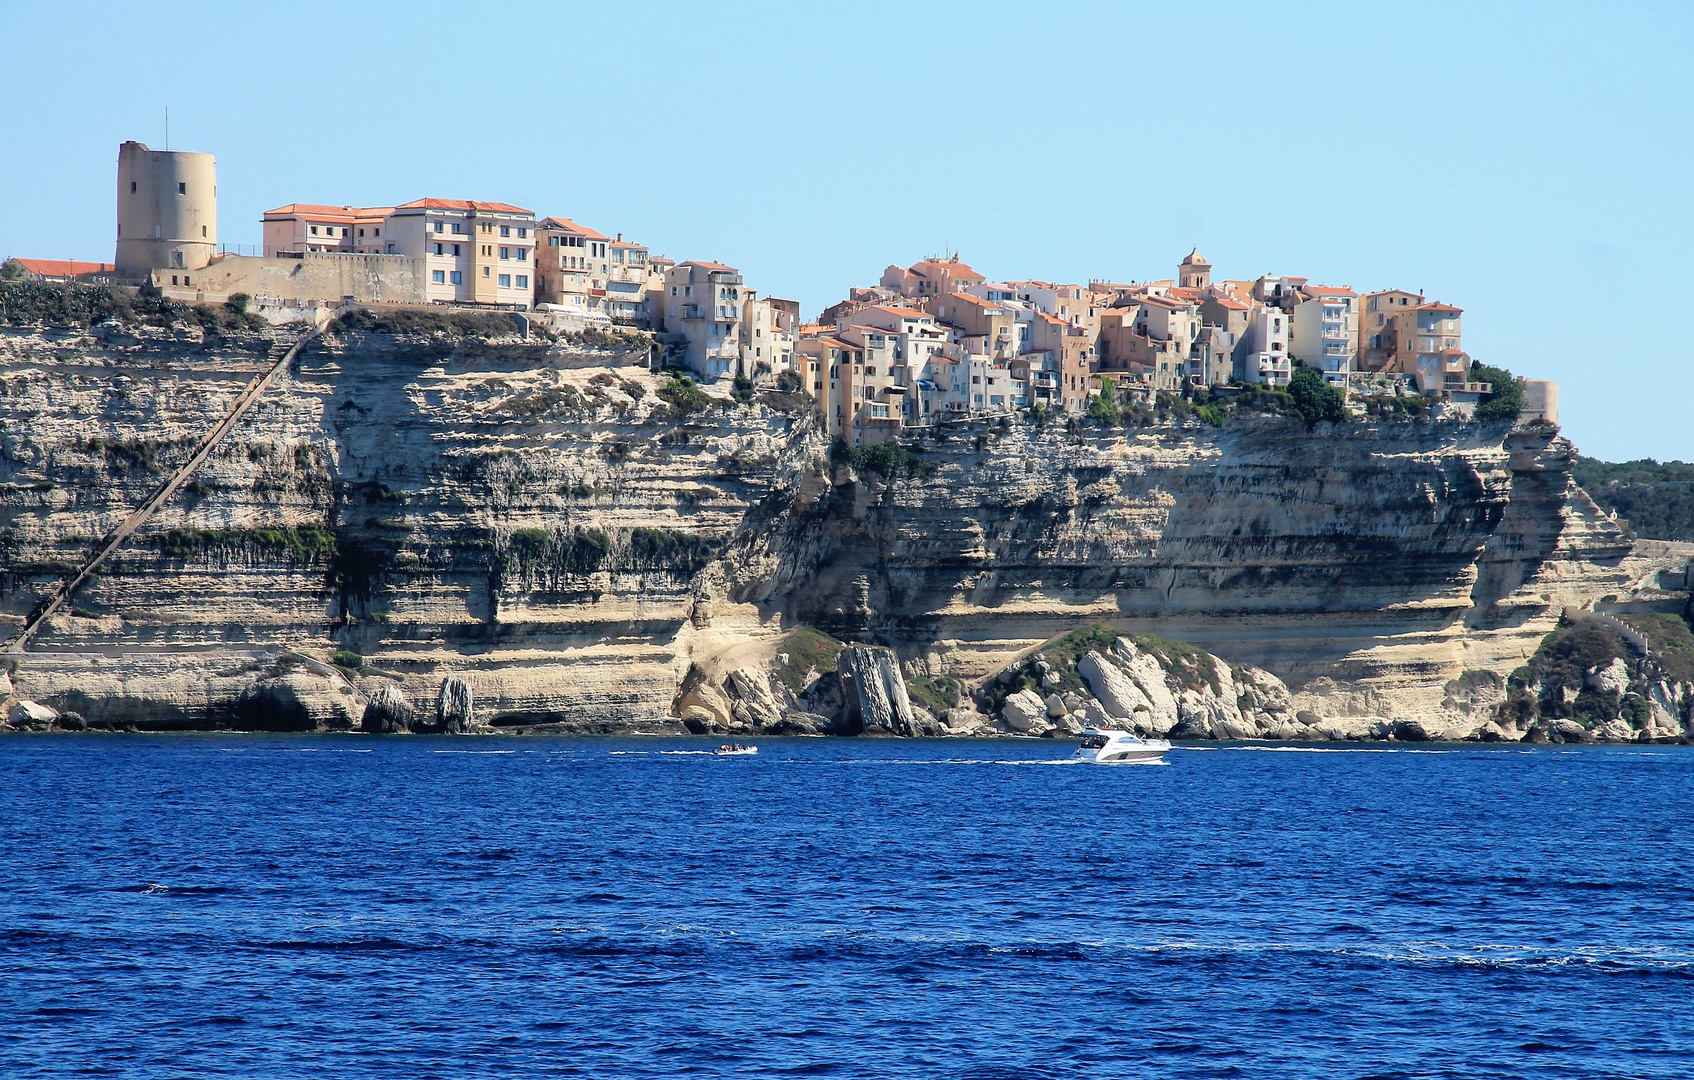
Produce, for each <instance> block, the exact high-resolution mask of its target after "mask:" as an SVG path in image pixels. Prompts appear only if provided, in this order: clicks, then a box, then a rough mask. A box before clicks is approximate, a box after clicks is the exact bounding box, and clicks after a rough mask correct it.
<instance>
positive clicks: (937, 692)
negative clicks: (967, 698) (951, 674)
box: [906, 675, 963, 716]
mask: <svg viewBox="0 0 1694 1080" xmlns="http://www.w3.org/2000/svg"><path fill="white" fill-rule="evenodd" d="M962 690H963V687H962V686H961V684H960V683H959V680H957V679H952V678H948V677H947V676H945V675H925V676H922V677H920V678H916V679H913V680H912V681H911V682H909V683H907V684H906V696H907V697H910V698H911V699H912V700H913V701H915V702H917V703H918V704H919V705H922V706H923V707H924V708H926V709H928V710H929V711H930V712H932V713H934V714H935V715H937V716H940V715H941V714H942V713H944V712H946V711H947V710H948V709H956V708H958V707H959V697H960V692H961V691H962Z"/></svg>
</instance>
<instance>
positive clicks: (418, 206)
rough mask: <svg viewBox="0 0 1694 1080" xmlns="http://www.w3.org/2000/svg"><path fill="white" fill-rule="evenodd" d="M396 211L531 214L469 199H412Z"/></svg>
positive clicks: (517, 207) (518, 208)
mask: <svg viewBox="0 0 1694 1080" xmlns="http://www.w3.org/2000/svg"><path fill="white" fill-rule="evenodd" d="M394 209H396V210H492V211H494V212H495V213H500V214H533V213H535V211H533V210H525V209H524V208H523V207H521V206H513V205H512V204H511V203H503V202H472V201H471V200H469V199H413V200H412V201H411V202H406V203H401V204H400V205H399V206H396V207H395V208H394Z"/></svg>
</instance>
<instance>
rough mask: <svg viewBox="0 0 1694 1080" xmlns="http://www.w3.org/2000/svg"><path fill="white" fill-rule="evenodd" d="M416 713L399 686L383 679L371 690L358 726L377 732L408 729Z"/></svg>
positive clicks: (390, 732)
mask: <svg viewBox="0 0 1694 1080" xmlns="http://www.w3.org/2000/svg"><path fill="white" fill-rule="evenodd" d="M416 715H417V713H416V711H415V710H414V709H413V708H412V704H411V702H409V701H407V700H406V695H405V694H404V693H402V692H401V690H400V688H399V687H398V686H396V685H394V684H393V683H391V682H388V681H386V680H384V681H382V682H380V683H378V684H377V686H376V687H375V688H374V689H373V690H372V691H371V694H370V700H369V701H368V702H366V703H365V713H364V718H363V719H362V721H361V722H360V726H361V727H363V728H364V730H366V731H369V732H374V733H378V734H392V733H394V732H398V731H410V730H412V723H413V720H414V719H415V717H416Z"/></svg>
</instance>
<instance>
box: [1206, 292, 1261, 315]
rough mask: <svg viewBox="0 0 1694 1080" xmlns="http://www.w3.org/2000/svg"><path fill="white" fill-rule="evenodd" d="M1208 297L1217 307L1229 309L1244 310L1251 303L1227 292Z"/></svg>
mask: <svg viewBox="0 0 1694 1080" xmlns="http://www.w3.org/2000/svg"><path fill="white" fill-rule="evenodd" d="M1209 299H1210V300H1211V302H1212V303H1214V304H1216V305H1218V306H1219V307H1224V308H1228V309H1230V310H1231V311H1246V310H1248V308H1249V307H1251V305H1250V304H1248V303H1247V302H1246V301H1244V300H1241V299H1238V298H1236V297H1234V296H1231V295H1229V294H1228V293H1220V294H1218V295H1216V296H1212V297H1209Z"/></svg>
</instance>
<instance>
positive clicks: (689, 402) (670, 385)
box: [659, 375, 712, 417]
mask: <svg viewBox="0 0 1694 1080" xmlns="http://www.w3.org/2000/svg"><path fill="white" fill-rule="evenodd" d="M659 397H660V398H662V399H663V400H664V401H665V403H666V404H667V405H669V406H670V411H671V415H672V416H676V417H684V416H692V415H693V414H695V413H697V412H704V411H705V410H706V409H707V408H709V407H711V404H712V397H711V395H710V394H708V393H706V392H705V391H704V390H702V389H700V388H699V387H698V386H695V385H694V380H693V379H690V378H689V377H688V376H686V375H678V376H676V377H674V378H672V379H670V380H669V381H668V382H666V383H665V385H663V386H661V387H659Z"/></svg>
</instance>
